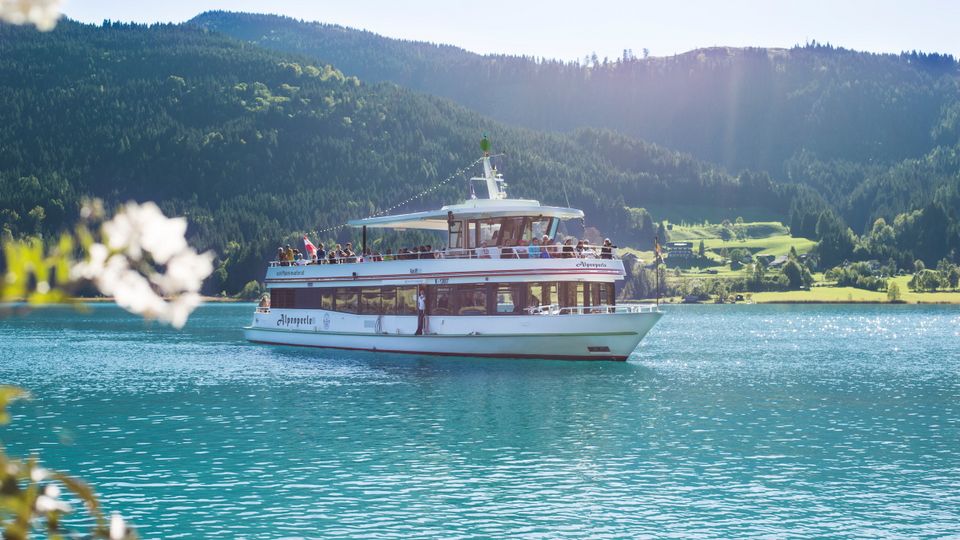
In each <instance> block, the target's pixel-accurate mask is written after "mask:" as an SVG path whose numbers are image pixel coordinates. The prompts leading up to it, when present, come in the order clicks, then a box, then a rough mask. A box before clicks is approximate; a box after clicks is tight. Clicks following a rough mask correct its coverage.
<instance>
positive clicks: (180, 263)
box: [72, 202, 213, 328]
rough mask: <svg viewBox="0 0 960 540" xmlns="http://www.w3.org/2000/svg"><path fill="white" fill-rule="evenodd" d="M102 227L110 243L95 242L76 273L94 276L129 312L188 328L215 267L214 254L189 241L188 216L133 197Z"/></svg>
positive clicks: (74, 271)
mask: <svg viewBox="0 0 960 540" xmlns="http://www.w3.org/2000/svg"><path fill="white" fill-rule="evenodd" d="M102 232H103V237H104V243H94V244H92V245H91V246H90V249H89V253H88V256H87V258H86V259H85V260H83V261H81V262H79V263H77V264H76V265H74V267H73V269H72V275H73V276H74V278H75V279H86V280H89V281H92V282H93V283H94V284H95V285H96V286H97V288H98V289H99V290H100V292H102V293H103V294H105V295H107V296H112V297H113V298H114V301H115V302H116V303H117V305H119V306H120V307H122V308H124V309H126V310H127V311H130V312H132V313H136V314H138V315H141V316H143V317H146V318H150V319H157V320H160V321H163V322H166V323H169V324H170V325H172V326H174V327H176V328H182V327H183V325H184V324H186V322H187V317H189V315H190V313H191V312H192V311H193V310H194V309H195V308H196V307H197V306H198V305H200V301H201V298H200V295H199V294H198V293H199V291H200V287H201V286H202V285H203V280H204V279H206V278H207V276H209V275H210V274H211V273H212V272H213V253H212V252H206V253H197V252H196V251H195V250H194V249H193V248H191V247H190V246H189V244H187V240H186V237H185V234H186V232H187V221H186V219H184V218H168V217H166V216H164V215H163V212H162V211H161V210H160V208H159V207H158V206H157V205H156V204H154V203H152V202H147V203H144V204H142V205H140V204H137V203H134V202H130V203H127V204H125V205H124V206H123V207H121V209H120V210H119V211H118V212H117V214H116V215H115V216H114V217H113V219H111V220H110V221H107V222H106V223H104V224H103V228H102ZM147 255H149V257H148V256H147Z"/></svg>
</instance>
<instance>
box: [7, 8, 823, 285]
mask: <svg viewBox="0 0 960 540" xmlns="http://www.w3.org/2000/svg"><path fill="white" fill-rule="evenodd" d="M0 118H2V119H3V121H2V122H0V228H3V229H6V230H8V231H9V233H10V234H13V235H24V234H41V235H46V236H50V234H51V233H53V232H55V231H57V230H59V229H61V228H63V227H64V226H66V225H68V224H69V223H72V222H74V221H75V220H76V219H77V216H78V211H79V206H80V201H81V199H82V198H83V197H84V196H97V197H101V198H103V199H104V200H105V201H106V202H107V203H108V204H110V205H115V204H119V203H122V202H124V201H126V200H131V199H133V200H156V201H157V202H158V203H159V204H160V205H161V207H162V208H164V210H166V211H167V212H168V213H175V214H180V215H186V216H188V218H189V222H190V229H189V234H190V236H191V237H192V239H193V242H194V243H195V244H196V245H197V246H198V247H199V248H201V249H207V248H212V249H214V250H215V251H216V252H217V253H218V254H219V259H218V266H219V269H218V271H217V272H216V273H215V277H214V279H212V280H211V281H210V282H209V283H208V285H207V292H218V291H220V290H226V291H228V292H234V291H237V290H238V289H240V288H241V287H242V286H243V284H244V283H245V282H247V281H248V280H250V279H256V278H259V277H261V276H262V272H263V262H264V261H265V260H267V258H268V257H269V256H270V255H272V254H273V252H274V250H275V249H276V246H277V244H279V243H281V242H285V241H291V240H293V239H296V238H298V234H300V233H302V232H313V231H318V230H321V229H325V228H327V227H331V226H336V225H338V224H341V223H343V222H344V221H346V220H347V219H350V218H356V217H364V216H367V215H370V214H372V213H374V212H376V211H378V210H380V209H383V208H385V207H387V206H390V205H393V204H395V203H397V202H399V201H403V200H405V199H407V198H409V197H410V196H411V195H413V194H416V193H419V192H420V191H422V190H423V189H425V188H428V187H430V186H432V185H435V184H437V183H439V182H441V181H442V180H444V179H446V178H447V176H448V175H450V174H451V173H454V172H455V171H456V170H457V169H458V168H460V167H463V166H465V165H467V164H469V163H471V162H473V161H474V160H475V159H476V158H477V157H478V156H479V146H478V142H479V139H480V136H481V134H484V133H485V134H488V135H489V136H490V138H491V139H492V140H493V142H494V146H495V150H497V151H499V152H503V153H504V154H505V155H504V156H503V157H500V158H498V165H499V167H500V168H501V170H502V172H504V173H505V175H506V177H507V179H508V181H509V182H510V188H509V189H510V192H511V194H512V195H514V196H519V197H524V196H526V197H531V198H538V199H540V200H542V201H543V202H545V203H549V204H558V205H565V204H567V201H568V200H569V203H570V204H571V205H573V206H577V207H580V208H583V209H584V210H585V212H586V213H587V222H586V225H588V226H595V227H598V228H599V229H600V230H601V231H602V232H603V233H604V234H607V235H610V236H612V237H614V239H615V240H616V241H618V242H621V243H625V244H631V245H645V246H649V245H650V243H651V240H652V237H653V235H654V234H655V226H654V223H653V220H652V218H651V216H650V215H649V214H648V213H646V212H645V211H643V210H640V209H639V207H641V206H642V205H645V204H655V203H658V204H700V205H704V204H711V205H726V206H730V207H743V206H750V205H754V206H763V207H767V208H771V209H774V211H776V212H779V213H782V214H784V215H786V213H787V212H788V211H789V208H790V205H791V202H792V201H794V200H796V199H798V194H802V193H805V192H804V190H803V189H802V188H796V187H792V186H778V185H776V184H775V183H774V182H772V181H771V180H770V177H769V176H768V175H766V174H763V173H743V174H740V175H737V176H731V175H728V174H726V173H724V172H722V171H720V170H719V169H718V168H717V167H715V166H712V165H709V164H706V163H704V162H702V161H698V160H696V159H694V158H692V157H690V156H689V155H685V154H680V153H677V152H674V151H670V150H666V149H663V148H661V147H659V146H657V145H654V144H650V143H645V142H641V141H638V140H635V139H631V138H629V137H627V136H624V135H620V134H617V133H614V132H612V131H608V130H597V129H582V130H577V131H574V132H570V133H567V134H559V133H542V132H535V131H531V130H528V129H524V128H518V127H510V126H507V125H504V124H502V123H498V122H495V121H492V120H489V119H487V118H485V117H483V116H481V115H479V114H477V113H475V112H471V111H470V110H468V109H466V108H464V107H462V106H460V105H457V104H455V103H454V102H452V101H449V100H447V99H443V98H439V97H431V96H427V95H423V94H419V93H416V92H413V91H411V90H408V89H404V88H401V87H399V86H397V85H395V84H390V83H377V84H367V83H365V82H363V81H362V80H360V79H358V78H356V77H353V76H349V75H345V74H344V73H343V72H341V71H339V70H338V69H336V68H334V67H331V66H330V65H327V64H323V63H319V62H317V61H316V60H313V59H310V58H307V57H303V56H297V55H293V54H290V53H281V52H276V51H271V50H267V49H264V48H261V47H258V46H254V45H251V44H249V43H245V42H242V41H238V40H235V39H233V38H230V37H227V36H224V35H222V34H217V33H212V32H209V31H206V30H204V29H200V28H198V27H196V26H191V25H153V26H149V27H148V26H143V25H130V24H119V23H111V22H105V23H104V24H103V25H102V26H91V25H83V24H78V23H75V22H70V21H64V22H61V23H60V24H59V25H58V26H57V28H56V30H54V31H53V32H49V33H40V32H37V31H35V30H33V29H29V28H20V27H9V26H0ZM471 172H474V173H475V172H477V171H476V170H474V171H471ZM467 194H468V192H467V184H466V182H465V176H464V177H463V178H458V179H454V180H453V181H451V182H448V183H446V184H445V185H444V186H443V187H442V188H440V189H438V190H436V191H434V192H432V193H431V194H430V195H428V196H427V197H425V198H423V199H421V200H417V201H415V202H413V203H411V204H409V205H406V206H403V207H401V208H399V209H398V211H414V210H419V209H424V208H432V207H436V206H437V205H439V204H441V203H443V202H452V201H457V200H462V199H463V198H465V197H466V196H467ZM806 196H808V197H810V198H811V199H812V200H817V197H816V195H815V194H811V193H806ZM820 204H822V201H821V202H820ZM571 225H572V226H574V227H576V226H578V224H576V223H573V224H571ZM350 234H354V232H353V231H350V230H347V229H340V230H338V231H331V232H328V233H325V234H323V235H320V237H319V239H320V240H324V241H330V240H334V239H339V240H343V239H345V238H347V237H349V235H350ZM338 235H339V236H338Z"/></svg>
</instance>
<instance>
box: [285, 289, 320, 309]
mask: <svg viewBox="0 0 960 540" xmlns="http://www.w3.org/2000/svg"><path fill="white" fill-rule="evenodd" d="M291 290H292V291H293V307H294V308H295V309H316V307H317V306H318V305H320V289H314V288H296V289H291Z"/></svg>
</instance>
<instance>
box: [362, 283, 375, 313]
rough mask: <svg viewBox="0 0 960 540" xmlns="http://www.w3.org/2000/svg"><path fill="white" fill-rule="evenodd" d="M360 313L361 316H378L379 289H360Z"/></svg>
mask: <svg viewBox="0 0 960 540" xmlns="http://www.w3.org/2000/svg"><path fill="white" fill-rule="evenodd" d="M360 313H361V314H362V315H379V314H380V287H364V288H362V289H360Z"/></svg>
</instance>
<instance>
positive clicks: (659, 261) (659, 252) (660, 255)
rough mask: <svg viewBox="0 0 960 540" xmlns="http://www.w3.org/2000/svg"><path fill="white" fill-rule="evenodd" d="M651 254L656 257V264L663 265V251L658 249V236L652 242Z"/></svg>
mask: <svg viewBox="0 0 960 540" xmlns="http://www.w3.org/2000/svg"><path fill="white" fill-rule="evenodd" d="M653 253H654V255H656V261H657V264H663V250H662V249H660V236H659V235H658V236H656V237H655V238H654V240H653Z"/></svg>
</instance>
